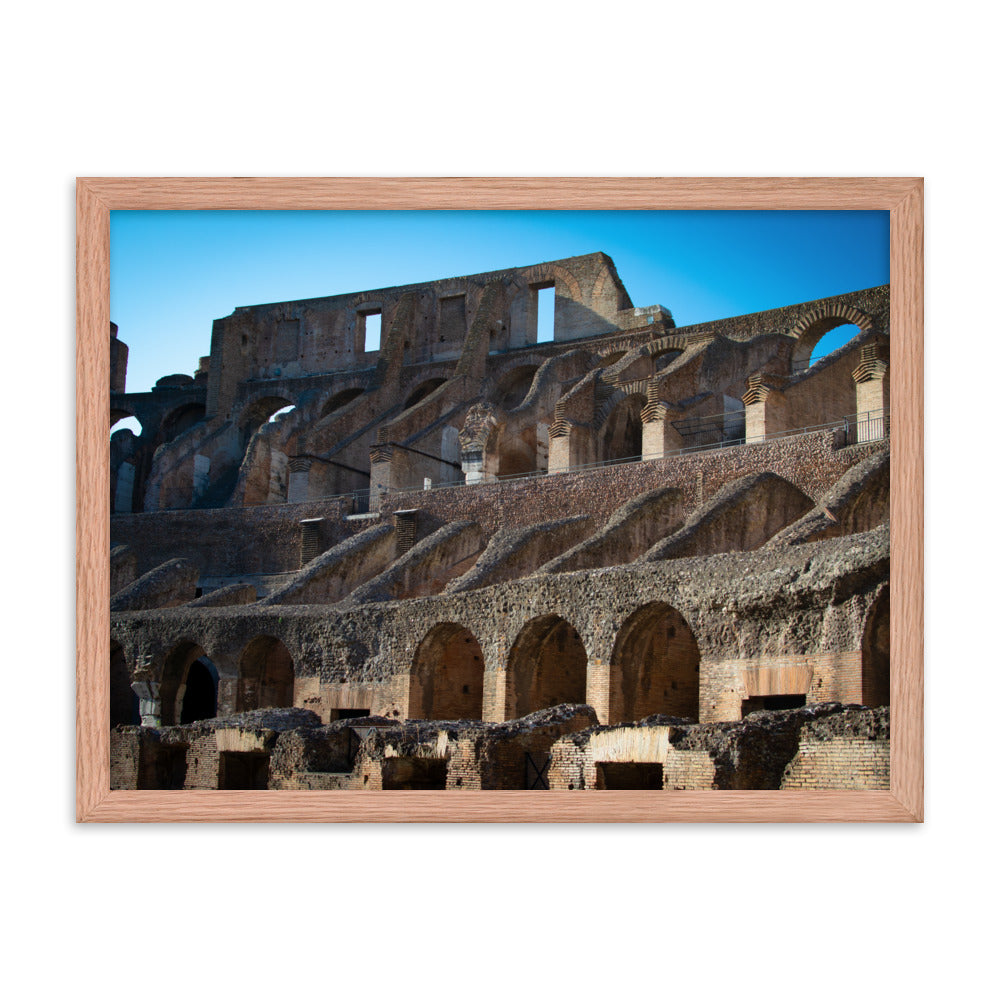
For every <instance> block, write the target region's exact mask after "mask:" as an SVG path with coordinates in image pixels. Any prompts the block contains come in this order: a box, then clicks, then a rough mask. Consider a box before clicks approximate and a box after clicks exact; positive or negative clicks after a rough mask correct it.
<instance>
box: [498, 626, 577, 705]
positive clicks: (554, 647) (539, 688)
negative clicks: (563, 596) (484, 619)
mask: <svg viewBox="0 0 1000 1000" xmlns="http://www.w3.org/2000/svg"><path fill="white" fill-rule="evenodd" d="M586 700H587V650H586V649H585V648H584V645H583V640H581V638H580V635H579V633H578V632H577V630H576V629H575V628H573V626H572V625H570V623H569V622H568V621H566V619H565V618H560V617H559V616H558V615H545V616H544V617H542V618H535V619H533V620H532V621H530V622H528V624H527V625H525V626H524V628H522V629H521V631H520V633H519V634H518V636H517V639H516V640H515V641H514V645H513V647H512V648H511V651H510V660H509V664H508V667H507V714H508V717H510V718H521V717H522V716H524V715H529V714H530V713H531V712H537V711H538V710H539V709H542V708H550V707H551V706H553V705H566V704H569V705H581V704H583V703H585V702H586Z"/></svg>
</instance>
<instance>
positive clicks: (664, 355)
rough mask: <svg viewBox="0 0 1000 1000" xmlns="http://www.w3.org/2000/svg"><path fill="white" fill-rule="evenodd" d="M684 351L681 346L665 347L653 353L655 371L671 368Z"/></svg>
mask: <svg viewBox="0 0 1000 1000" xmlns="http://www.w3.org/2000/svg"><path fill="white" fill-rule="evenodd" d="M683 353H684V351H683V350H682V349H681V348H678V347H665V348H664V349H663V350H662V351H657V352H656V353H655V354H651V355H650V357H651V358H652V360H653V371H654V372H662V371H663V370H664V369H666V368H669V367H670V365H672V364H673V363H674V362H675V361H676V360H677V359H678V358H679V357H680V356H681V355H682V354H683Z"/></svg>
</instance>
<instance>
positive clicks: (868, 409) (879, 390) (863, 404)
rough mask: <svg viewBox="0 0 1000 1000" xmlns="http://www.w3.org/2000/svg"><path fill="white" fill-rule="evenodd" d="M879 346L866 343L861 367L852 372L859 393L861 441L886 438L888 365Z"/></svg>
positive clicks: (859, 431) (859, 432) (858, 411)
mask: <svg viewBox="0 0 1000 1000" xmlns="http://www.w3.org/2000/svg"><path fill="white" fill-rule="evenodd" d="M880 350H881V349H880V347H879V345H876V344H866V345H865V346H864V347H863V348H862V349H861V364H860V365H858V367H857V368H855V369H854V371H853V372H851V377H852V378H853V379H854V383H855V389H856V391H857V422H858V441H859V442H861V441H878V440H879V439H880V438H883V437H885V436H886V432H887V431H888V426H887V424H888V416H889V362H888V361H886V360H885V359H884V358H883V357H880V356H879V353H880Z"/></svg>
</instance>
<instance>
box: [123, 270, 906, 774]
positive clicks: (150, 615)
mask: <svg viewBox="0 0 1000 1000" xmlns="http://www.w3.org/2000/svg"><path fill="white" fill-rule="evenodd" d="M548 289H553V290H554V291H553V292H550V293H548V294H554V299H555V320H554V325H553V327H552V329H550V330H540V329H539V322H538V316H539V308H538V303H539V296H540V295H544V294H546V290H548ZM845 323H849V324H854V325H856V326H857V328H858V333H857V335H856V336H855V337H854V338H853V339H852V340H850V341H849V342H848V343H847V344H845V345H844V346H843V347H841V348H840V349H838V350H836V351H835V352H833V353H831V354H828V355H827V356H825V357H823V358H822V359H821V360H819V361H817V362H815V363H813V364H810V358H811V354H812V351H813V348H814V347H815V345H816V344H817V342H818V341H819V340H820V338H821V337H822V336H823V335H824V334H825V333H827V332H828V331H829V330H831V329H833V328H834V327H837V326H840V325H843V324H845ZM377 328H380V341H379V342H378V343H373V339H374V338H373V332H374V331H375V330H376V329H377ZM888 329H889V289H888V286H882V287H878V288H870V289H865V290H862V291H858V292H852V293H849V294H845V295H839V296H835V297H833V298H829V299H823V300H820V301H816V302H807V303H804V304H801V305H794V306H787V307H784V308H780V309H774V310H769V311H767V312H762V313H755V314H753V315H749V316H739V317H734V318H730V319H722V320H718V321H716V322H711V323H702V324H698V325H696V326H689V327H681V328H679V327H676V326H675V325H674V321H673V318H672V316H671V314H670V312H669V310H667V309H665V308H663V307H662V306H659V305H654V306H645V307H635V306H633V305H632V302H631V300H630V298H629V296H628V293H627V292H626V290H625V287H624V285H623V284H622V281H621V279H620V278H619V276H618V273H617V271H616V270H615V266H614V263H613V262H612V261H611V259H610V258H609V257H607V256H606V255H605V254H601V253H594V254H588V255H586V256H583V257H574V258H570V259H566V260H559V261H552V262H549V263H544V264H537V265H534V266H531V267H523V268H512V269H510V270H505V271H496V272H491V273H488V274H478V275H471V276H468V277H464V278H452V279H448V280H444V281H435V282H431V283H427V284H421V285H408V286H403V287H399V288H386V289H378V290H375V291H368V292H361V293H356V294H351V295H336V296H331V297H326V298H317V299H308V300H304V301H298V302H282V303H275V304H270V305H259V306H247V307H241V308H238V309H236V310H235V312H234V313H233V314H232V315H231V316H227V317H226V318H224V319H219V320H216V321H215V323H214V324H213V328H212V342H211V354H210V355H209V356H208V357H206V358H202V359H201V364H200V366H199V369H198V371H197V373H196V374H195V375H194V377H193V378H191V377H189V376H186V375H169V376H167V377H166V378H162V379H160V380H159V382H157V384H156V386H154V387H153V389H152V390H151V391H149V392H143V393H128V392H126V391H125V371H126V362H127V355H128V349H127V348H126V346H125V345H124V344H123V343H122V341H120V340H119V339H118V338H117V330H116V328H114V327H112V333H111V361H112V364H111V420H112V424H114V423H115V422H116V421H117V420H119V419H120V418H122V417H124V416H129V415H131V416H135V417H136V418H137V419H138V420H139V421H140V423H141V425H142V433H141V434H140V435H139V436H135V435H133V434H132V433H131V432H130V431H127V430H122V431H118V432H116V433H115V434H113V435H112V440H111V484H110V488H111V503H112V511H113V514H112V519H111V535H112V546H113V549H112V553H111V562H112V574H111V575H112V586H111V591H112V594H111V608H112V625H111V631H112V643H111V724H112V726H113V727H115V728H114V731H113V735H112V784H113V787H116V788H275V789H278V788H325V789H329V788H367V789H373V790H375V789H391V788H449V789H451V788H538V789H539V790H542V789H574V790H576V789H581V788H658V789H675V788H685V789H687V788H790V787H812V788H886V787H888V738H889V737H888V709H887V706H888V701H889V657H888V641H889V640H888V634H889V627H888V626H889V591H888V580H889V535H888V501H889V462H888V456H889V450H888V449H889V444H888V438H889V395H888V393H889V338H888Z"/></svg>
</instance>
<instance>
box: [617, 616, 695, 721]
mask: <svg viewBox="0 0 1000 1000" xmlns="http://www.w3.org/2000/svg"><path fill="white" fill-rule="evenodd" d="M700 661H701V656H700V654H699V652H698V643H697V641H696V640H695V637H694V633H693V632H692V631H691V628H690V626H689V625H688V623H687V622H686V621H685V620H684V618H683V616H682V615H681V614H680V613H679V612H678V611H675V610H674V609H673V608H672V607H670V605H669V604H663V603H661V602H655V603H653V604H647V605H644V606H643V607H641V608H639V610H638V611H636V612H634V613H633V614H632V615H630V616H629V618H628V619H627V620H626V621H625V624H624V625H622V627H621V629H620V630H619V632H618V638H617V639H616V640H615V647H614V650H613V652H612V654H611V687H610V693H609V705H608V722H609V723H611V724H615V723H619V722H634V721H638V720H639V719H644V718H646V716H648V715H657V714H660V715H675V716H679V717H680V718H683V719H692V720H694V721H695V722H697V721H698V676H699V673H698V671H699V663H700Z"/></svg>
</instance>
